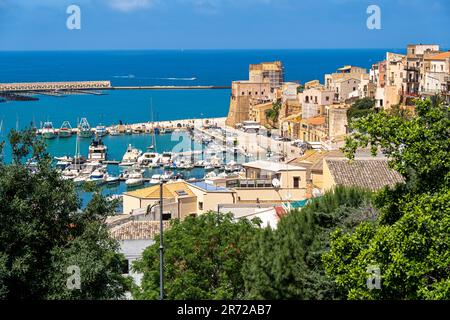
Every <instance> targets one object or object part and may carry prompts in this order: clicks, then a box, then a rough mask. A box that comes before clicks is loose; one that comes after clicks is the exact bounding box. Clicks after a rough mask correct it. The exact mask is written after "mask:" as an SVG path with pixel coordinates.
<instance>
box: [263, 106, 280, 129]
mask: <svg viewBox="0 0 450 320" xmlns="http://www.w3.org/2000/svg"><path fill="white" fill-rule="evenodd" d="M281 107H282V103H281V100H277V101H276V102H274V103H273V104H272V108H270V109H268V110H266V117H267V119H268V120H269V121H270V122H271V124H272V126H273V127H275V126H276V124H277V122H278V117H279V116H280V109H281Z"/></svg>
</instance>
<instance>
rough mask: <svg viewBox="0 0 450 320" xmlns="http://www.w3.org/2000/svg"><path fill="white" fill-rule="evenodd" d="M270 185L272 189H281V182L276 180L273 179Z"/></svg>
mask: <svg viewBox="0 0 450 320" xmlns="http://www.w3.org/2000/svg"><path fill="white" fill-rule="evenodd" d="M272 185H273V186H274V188H279V187H281V182H280V180H278V179H277V178H273V179H272Z"/></svg>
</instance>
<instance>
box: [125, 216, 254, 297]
mask: <svg viewBox="0 0 450 320" xmlns="http://www.w3.org/2000/svg"><path fill="white" fill-rule="evenodd" d="M256 223H257V222H251V221H249V220H247V219H242V220H238V221H233V217H232V215H231V214H218V213H214V212H210V213H206V214H203V215H200V216H198V217H188V218H186V219H185V220H184V221H179V220H173V221H172V222H171V227H170V229H169V230H167V231H165V232H164V247H165V251H164V252H165V255H164V261H165V265H164V278H165V294H166V298H167V299H240V298H243V296H244V281H243V279H242V274H241V269H242V264H243V261H244V260H245V257H246V256H247V255H248V250H247V248H246V244H247V243H248V242H249V241H250V239H252V238H253V237H254V235H255V233H256V232H257V231H258V227H257V224H256ZM133 268H134V269H135V270H137V271H140V272H142V273H143V274H144V276H143V279H142V283H141V287H140V288H135V290H134V292H133V295H134V297H135V298H138V299H157V298H158V296H159V236H157V237H156V239H155V244H154V245H152V246H150V247H148V248H147V249H145V250H144V253H143V257H142V259H141V260H138V261H136V262H135V264H134V265H133Z"/></svg>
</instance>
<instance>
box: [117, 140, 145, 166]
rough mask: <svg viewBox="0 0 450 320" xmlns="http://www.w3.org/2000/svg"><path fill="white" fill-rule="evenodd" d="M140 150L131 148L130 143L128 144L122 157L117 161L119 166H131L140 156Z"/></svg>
mask: <svg viewBox="0 0 450 320" xmlns="http://www.w3.org/2000/svg"><path fill="white" fill-rule="evenodd" d="M141 154H142V151H141V150H139V149H136V148H133V146H132V145H131V144H129V145H128V148H127V151H125V154H124V155H123V157H122V162H121V163H119V166H131V165H133V164H135V163H136V162H137V161H138V158H139V157H140V156H141Z"/></svg>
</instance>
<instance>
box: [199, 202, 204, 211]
mask: <svg viewBox="0 0 450 320" xmlns="http://www.w3.org/2000/svg"><path fill="white" fill-rule="evenodd" d="M198 209H199V210H203V202H199V203H198Z"/></svg>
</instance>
